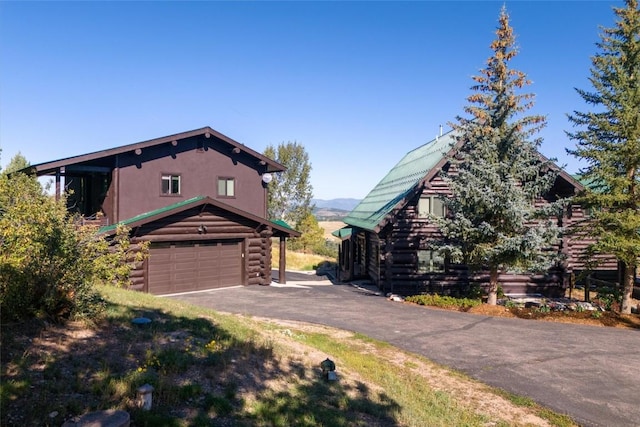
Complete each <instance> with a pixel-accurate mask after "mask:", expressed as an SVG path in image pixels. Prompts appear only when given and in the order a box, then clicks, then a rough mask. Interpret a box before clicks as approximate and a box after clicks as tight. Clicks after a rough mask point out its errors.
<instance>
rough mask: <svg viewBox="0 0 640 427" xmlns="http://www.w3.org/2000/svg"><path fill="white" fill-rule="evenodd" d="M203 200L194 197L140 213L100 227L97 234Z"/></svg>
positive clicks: (204, 197) (203, 197)
mask: <svg viewBox="0 0 640 427" xmlns="http://www.w3.org/2000/svg"><path fill="white" fill-rule="evenodd" d="M203 199H206V196H196V197H192V198H190V199H187V200H182V201H181V202H178V203H174V204H172V205H168V206H164V207H162V208H159V209H155V210H152V211H149V212H145V213H141V214H139V215H136V216H134V217H131V218H128V219H125V220H123V221H120V222H117V223H115V224H111V225H105V226H104V227H100V229H99V230H98V232H99V233H106V232H109V231H113V230H115V229H116V227H118V225H128V224H131V223H134V222H137V221H140V220H143V219H146V218H149V217H152V216H155V215H158V214H161V213H164V212H168V211H170V210H173V209H175V208H179V207H182V206H185V205H188V204H190V203H193V202H198V201H200V200H203Z"/></svg>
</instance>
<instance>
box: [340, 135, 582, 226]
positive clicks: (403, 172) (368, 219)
mask: <svg viewBox="0 0 640 427" xmlns="http://www.w3.org/2000/svg"><path fill="white" fill-rule="evenodd" d="M459 144H460V142H458V140H457V132H456V131H449V132H447V133H446V134H444V135H442V136H440V137H437V138H436V139H434V140H432V141H430V142H428V143H426V144H424V145H422V146H420V147H418V148H416V149H414V150H412V151H410V152H409V153H407V154H406V155H405V156H404V157H403V158H402V159H401V160H400V161H399V162H398V163H397V164H396V165H395V166H394V167H393V168H392V169H391V170H390V171H389V173H388V174H387V175H386V176H385V177H384V178H383V179H382V180H381V181H380V182H379V183H378V184H377V185H376V186H375V187H374V188H373V190H371V191H370V192H369V194H367V196H366V197H365V198H364V199H363V200H362V201H361V202H360V204H358V206H356V207H355V208H354V209H353V210H352V211H351V212H350V213H349V215H347V216H346V217H345V218H344V219H343V222H344V223H346V224H348V225H351V226H354V227H359V228H362V229H365V230H369V231H375V232H378V231H379V230H380V228H381V227H382V226H383V225H384V223H385V219H386V218H388V216H389V215H390V214H392V213H393V211H394V210H395V209H396V208H398V207H401V206H404V204H405V203H406V200H407V198H408V197H409V196H411V195H413V194H415V191H417V189H418V187H420V186H421V185H422V184H423V183H424V182H425V181H427V180H429V179H431V178H432V177H433V176H434V175H435V174H437V173H438V172H439V171H440V170H441V169H442V167H443V166H444V165H445V163H446V162H447V158H448V157H449V156H450V155H451V152H452V151H453V150H454V147H455V146H456V145H459ZM538 155H539V156H540V161H541V162H547V161H548V159H547V158H546V157H545V156H543V155H542V154H540V153H538ZM550 165H551V168H552V169H553V170H555V171H557V172H558V177H559V178H560V179H562V180H564V181H565V182H566V183H567V184H569V185H570V186H572V187H574V188H575V189H577V190H582V189H584V187H583V185H582V183H581V182H579V181H578V180H576V179H575V178H574V177H572V176H571V175H569V174H568V173H567V172H566V171H565V170H564V169H562V168H560V167H559V166H558V165H556V164H555V163H553V162H551V163H550Z"/></svg>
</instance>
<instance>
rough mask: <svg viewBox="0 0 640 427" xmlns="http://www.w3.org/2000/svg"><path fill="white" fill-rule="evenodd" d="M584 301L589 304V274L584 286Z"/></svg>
mask: <svg viewBox="0 0 640 427" xmlns="http://www.w3.org/2000/svg"><path fill="white" fill-rule="evenodd" d="M584 301H585V302H591V273H589V275H587V279H586V282H585V285H584Z"/></svg>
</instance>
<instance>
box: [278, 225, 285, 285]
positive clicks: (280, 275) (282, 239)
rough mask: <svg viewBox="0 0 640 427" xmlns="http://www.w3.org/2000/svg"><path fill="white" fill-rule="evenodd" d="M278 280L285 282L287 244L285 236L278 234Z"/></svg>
mask: <svg viewBox="0 0 640 427" xmlns="http://www.w3.org/2000/svg"><path fill="white" fill-rule="evenodd" d="M278 266H279V269H278V282H279V283H281V284H283V285H284V284H285V283H287V278H286V274H285V272H286V268H287V245H286V238H285V237H284V236H280V260H279V261H278Z"/></svg>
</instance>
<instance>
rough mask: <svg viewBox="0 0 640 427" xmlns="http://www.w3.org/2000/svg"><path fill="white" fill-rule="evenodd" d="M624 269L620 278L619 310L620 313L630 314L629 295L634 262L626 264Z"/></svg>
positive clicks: (634, 268) (630, 293)
mask: <svg viewBox="0 0 640 427" xmlns="http://www.w3.org/2000/svg"><path fill="white" fill-rule="evenodd" d="M625 267H626V268H625V269H624V275H623V278H622V308H621V309H620V312H621V313H622V314H631V296H632V295H633V281H634V280H633V279H634V277H633V275H634V274H633V273H634V271H636V265H635V263H634V264H633V265H626V266H625Z"/></svg>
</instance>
